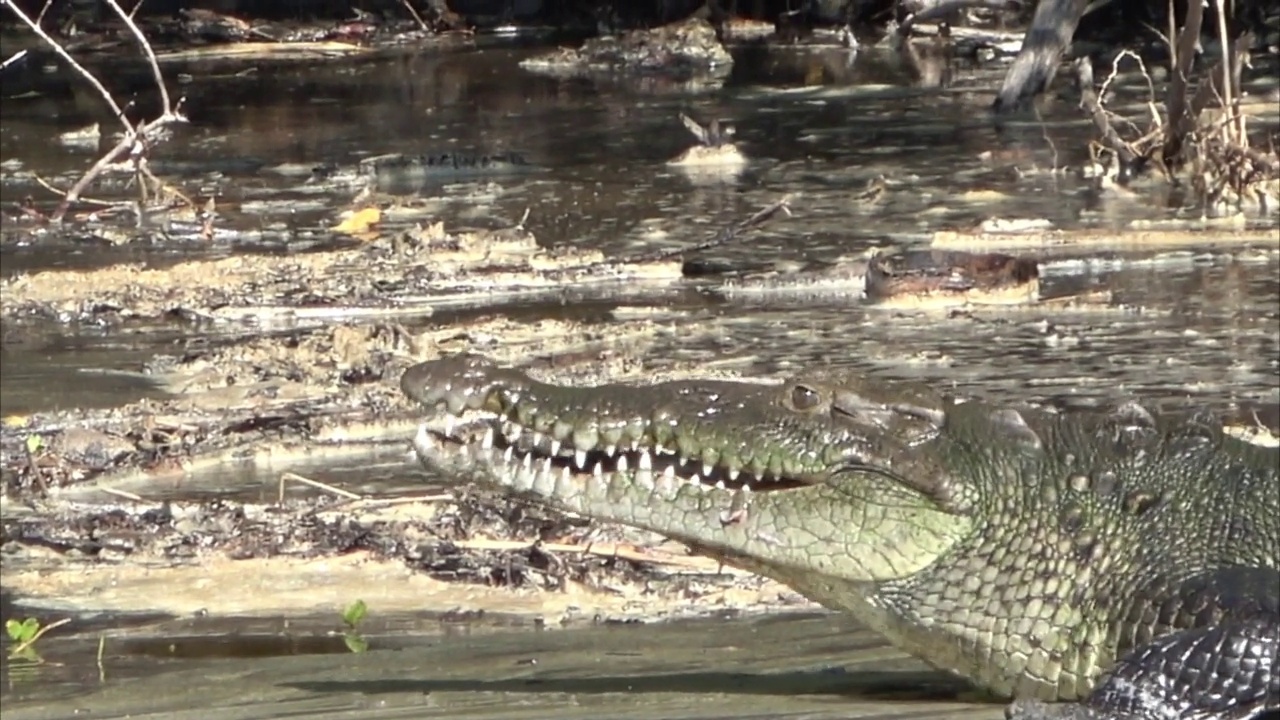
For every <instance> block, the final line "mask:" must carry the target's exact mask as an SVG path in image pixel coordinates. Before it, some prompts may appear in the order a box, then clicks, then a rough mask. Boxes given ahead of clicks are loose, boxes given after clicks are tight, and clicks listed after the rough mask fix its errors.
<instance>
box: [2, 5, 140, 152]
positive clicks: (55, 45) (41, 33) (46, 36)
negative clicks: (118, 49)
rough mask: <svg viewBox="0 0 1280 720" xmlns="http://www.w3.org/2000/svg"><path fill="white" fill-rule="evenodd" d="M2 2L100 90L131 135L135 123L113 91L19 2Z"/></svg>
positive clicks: (127, 132) (126, 132)
mask: <svg viewBox="0 0 1280 720" xmlns="http://www.w3.org/2000/svg"><path fill="white" fill-rule="evenodd" d="M0 3H3V4H4V5H6V6H8V8H9V9H10V10H12V11H13V14H14V15H17V16H18V19H19V20H21V21H22V22H24V23H26V25H27V27H29V28H31V32H33V33H35V34H36V37H38V38H40V39H41V40H43V41H45V43H46V44H47V45H48V46H49V47H51V48H53V51H54V52H55V53H57V54H58V57H60V58H62V59H63V60H66V61H67V63H68V64H69V65H71V68H72V69H73V70H75V71H76V72H77V73H79V74H80V76H81V77H83V78H84V79H85V80H88V81H89V84H90V85H92V86H93V87H94V89H96V90H97V91H98V94H99V95H101V96H102V99H103V100H106V101H107V105H110V106H111V110H112V112H114V113H115V114H116V117H117V118H119V119H120V122H121V123H123V124H124V129H125V134H126V135H129V134H132V133H133V125H132V124H131V123H130V122H129V118H127V117H125V115H124V110H121V109H120V106H119V105H117V104H116V100H115V98H113V97H111V93H109V92H107V89H106V88H105V87H103V85H102V83H101V82H99V81H98V78H96V77H94V76H93V73H91V72H89V71H88V70H86V69H85V68H84V66H83V65H81V64H80V63H78V62H76V59H75V58H73V57H71V53H69V52H67V51H66V49H65V48H63V47H62V45H60V44H58V41H57V40H54V39H53V38H51V37H49V33H46V32H45V31H44V28H42V27H40V25H39V24H38V23H36V21H34V20H32V19H31V18H30V17H28V16H27V14H26V13H24V12H22V8H20V7H18V5H17V3H15V2H13V0H0Z"/></svg>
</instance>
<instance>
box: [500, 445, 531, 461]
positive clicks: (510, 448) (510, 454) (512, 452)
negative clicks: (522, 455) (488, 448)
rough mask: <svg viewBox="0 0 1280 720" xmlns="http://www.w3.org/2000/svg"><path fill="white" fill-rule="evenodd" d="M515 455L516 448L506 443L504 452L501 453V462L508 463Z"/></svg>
mask: <svg viewBox="0 0 1280 720" xmlns="http://www.w3.org/2000/svg"><path fill="white" fill-rule="evenodd" d="M515 457H516V449H515V448H514V447H513V446H511V445H508V446H507V450H506V452H504V453H502V462H504V463H507V464H508V465H510V464H511V461H512V460H514V459H515ZM526 457H528V456H526Z"/></svg>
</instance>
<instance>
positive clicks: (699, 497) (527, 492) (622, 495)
mask: <svg viewBox="0 0 1280 720" xmlns="http://www.w3.org/2000/svg"><path fill="white" fill-rule="evenodd" d="M437 410H438V412H437V413H436V414H435V415H433V416H432V417H431V418H429V419H428V420H427V421H426V422H424V423H422V424H421V425H420V426H419V428H418V432H417V434H416V436H415V438H414V441H413V446H414V449H415V451H416V452H417V455H418V457H419V458H420V460H421V461H422V464H423V465H424V466H425V467H427V468H429V469H431V470H433V471H435V472H437V473H440V474H441V475H443V476H445V477H447V478H449V479H451V480H458V481H462V482H466V481H470V482H473V483H476V484H477V485H480V486H482V487H489V488H494V489H498V490H501V491H502V492H503V493H505V494H507V495H511V496H513V497H519V498H522V499H525V500H530V501H533V502H535V503H537V504H540V505H545V506H548V507H552V508H555V509H558V510H560V511H563V512H569V513H574V514H578V515H584V516H589V517H592V518H596V519H598V520H602V521H607V522H617V523H622V524H626V525H631V526H633V527H638V528H642V529H645V530H650V531H653V532H657V533H659V534H662V535H665V536H667V537H670V538H672V539H675V540H678V541H682V542H684V543H686V544H688V545H690V546H692V547H693V548H695V549H696V551H697V552H698V553H699V554H702V555H707V556H710V557H713V558H717V559H720V560H721V561H723V562H725V563H727V564H729V565H733V566H736V567H739V568H742V569H745V570H749V571H751V572H756V573H760V574H764V575H768V576H770V577H773V578H774V579H776V580H779V581H781V582H783V583H786V584H789V585H791V586H792V587H794V588H796V589H799V590H800V591H801V592H805V589H806V587H807V586H808V585H809V584H811V583H813V582H819V583H828V582H834V583H843V584H847V585H849V586H850V587H852V586H853V585H859V584H862V583H869V582H875V581H881V580H892V579H897V578H902V577H905V576H907V575H910V574H912V573H915V572H917V571H918V570H920V569H921V568H922V567H923V566H925V565H927V564H928V563H930V562H932V561H933V559H934V558H936V557H937V556H938V555H939V554H940V553H942V552H943V551H944V550H945V549H946V548H947V547H948V546H950V545H951V544H952V543H954V542H955V541H956V539H957V537H958V534H959V533H960V532H962V528H961V527H959V526H958V525H956V524H954V523H951V522H945V523H940V522H937V521H934V522H930V521H927V520H926V519H925V518H924V517H923V516H922V515H921V507H922V504H921V503H919V502H916V501H913V500H911V499H910V498H909V497H907V496H904V495H902V494H900V493H898V494H892V493H890V494H891V495H892V496H890V497H887V498H886V497H879V494H880V493H878V492H877V491H876V489H875V488H871V489H869V490H868V489H865V488H864V489H861V490H852V491H851V490H850V489H848V488H844V487H841V486H840V485H839V484H837V483H829V482H812V483H804V482H799V481H796V480H787V479H783V480H774V479H768V480H762V479H759V478H755V477H750V476H747V474H746V473H742V474H741V475H740V476H739V477H738V480H737V481H736V482H733V481H731V482H728V483H724V484H723V486H721V483H722V481H721V480H719V479H714V478H716V476H717V475H719V474H720V472H719V471H716V470H715V469H714V468H713V471H712V473H710V475H711V476H712V478H711V479H712V480H713V481H711V482H708V481H705V480H703V479H701V477H699V480H698V482H694V481H693V476H694V473H689V474H682V473H679V472H676V463H677V462H679V460H678V455H675V454H671V453H664V452H659V451H655V450H649V451H648V452H641V450H640V449H637V450H635V451H630V452H628V453H617V452H615V453H614V454H613V455H609V454H608V453H606V452H604V451H600V450H596V451H594V452H588V453H587V455H586V459H587V462H586V463H585V464H584V463H580V462H578V457H577V455H578V453H577V451H576V449H575V450H573V451H570V452H568V453H565V452H564V447H563V445H564V443H562V444H561V447H560V448H559V449H560V450H561V454H560V455H557V456H555V457H549V456H548V454H547V452H546V451H549V450H550V449H552V447H553V446H552V445H550V444H547V445H545V446H539V449H540V450H541V449H542V448H543V447H545V450H546V451H543V452H537V453H530V452H523V451H521V450H520V449H519V448H518V447H516V443H512V442H510V440H511V432H510V431H511V429H512V428H510V427H507V426H506V425H507V421H505V419H504V418H502V417H498V416H496V415H494V414H492V413H489V412H485V411H480V410H474V409H471V408H469V407H468V408H459V409H458V410H457V414H455V412H451V411H452V410H453V409H452V408H450V409H449V410H446V409H445V408H443V407H438V408H437ZM520 432H521V433H522V434H524V433H529V434H530V437H529V438H527V439H526V440H525V441H524V442H529V443H534V442H537V441H538V440H537V439H536V438H533V437H532V436H531V433H530V431H527V430H521V431H520ZM516 441H517V443H519V442H522V441H521V439H520V438H519V437H517V438H516ZM542 441H544V442H545V441H546V438H542ZM508 451H510V452H508ZM623 458H625V460H624V459H623ZM646 459H647V462H648V464H647V466H646ZM601 460H604V461H605V462H604V463H603V464H602V463H601V462H600V461H601ZM623 462H625V463H626V468H625V469H622V468H620V467H619V465H621V464H622V463H623ZM645 467H647V468H648V469H644V468H645ZM688 467H690V465H689V464H688V463H684V464H682V465H681V468H682V469H683V468H688ZM698 469H699V470H700V469H701V468H700V467H699V468H698ZM752 487H753V488H754V489H748V488H752ZM895 497H896V500H895ZM882 500H887V502H881V501H882ZM934 517H935V518H936V517H937V516H934ZM836 537H838V538H840V542H839V547H838V548H834V549H831V551H830V552H828V551H826V550H819V548H828V546H829V545H830V544H831V542H832V538H836ZM806 594H810V595H811V596H812V595H813V594H815V593H806ZM816 594H817V595H818V596H821V593H816ZM839 609H847V608H844V607H842V608H839ZM862 616H863V617H867V616H866V615H865V614H863V615H862Z"/></svg>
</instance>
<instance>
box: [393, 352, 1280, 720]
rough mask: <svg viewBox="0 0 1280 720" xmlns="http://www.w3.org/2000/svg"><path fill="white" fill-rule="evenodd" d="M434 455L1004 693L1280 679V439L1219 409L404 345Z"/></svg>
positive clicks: (1268, 700)
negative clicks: (974, 395) (829, 613)
mask: <svg viewBox="0 0 1280 720" xmlns="http://www.w3.org/2000/svg"><path fill="white" fill-rule="evenodd" d="M401 389H402V391H403V392H404V393H405V394H406V395H407V396H408V397H409V398H411V399H413V400H415V401H417V403H418V404H420V405H422V406H424V407H425V408H426V409H427V413H428V418H427V420H426V421H425V422H423V424H422V425H421V426H420V427H419V429H418V432H417V434H416V436H415V438H414V440H413V446H414V449H415V450H416V453H417V455H418V456H419V458H420V459H421V461H422V462H423V464H424V465H425V466H426V467H427V468H429V469H432V470H433V471H435V472H438V473H441V474H443V475H445V476H448V477H453V478H457V479H460V480H464V481H466V480H469V481H473V482H475V483H477V484H479V485H481V486H483V487H488V488H494V489H496V490H498V491H500V492H503V493H506V494H509V495H511V496H514V497H518V498H524V499H528V500H531V501H533V502H536V503H540V504H544V505H547V506H550V507H553V508H556V509H559V510H562V511H567V512H571V513H576V514H580V515H585V516H588V517H592V518H595V519H598V520H603V521H611V522H618V523H623V524H627V525H632V526H635V527H639V528H644V529H647V530H651V531H655V532H657V533H659V534H662V535H666V536H668V537H670V538H673V539H677V540H680V541H682V542H684V543H686V544H688V545H689V546H690V547H691V548H692V549H693V550H694V551H695V552H699V553H702V554H705V555H708V556H711V557H714V558H718V559H720V560H721V561H723V562H725V563H727V564H729V565H733V566H737V567H740V568H743V569H745V570H748V571H752V572H756V573H759V574H762V575H765V576H769V577H772V578H774V579H776V580H779V581H781V582H783V583H785V584H787V585H789V586H791V587H792V588H793V589H795V590H797V591H798V592H800V593H802V594H804V595H805V596H807V597H809V598H810V599H812V600H814V601H816V602H818V603H820V604H822V605H824V606H826V607H828V608H831V609H834V610H838V611H843V612H847V613H850V614H852V615H853V616H854V617H855V618H857V619H858V620H859V621H861V622H862V623H863V624H865V625H867V626H869V627H870V628H872V629H873V630H875V631H877V632H879V633H880V634H882V635H884V636H885V638H887V639H888V640H889V641H890V642H891V643H892V644H894V645H896V646H897V647H899V648H901V649H903V650H905V651H906V652H908V653H910V654H911V655H914V656H916V657H918V658H920V659H922V660H924V661H925V662H927V663H928V664H930V665H932V666H934V667H936V668H939V669H943V670H946V671H950V672H951V673H954V674H957V675H959V676H961V677H963V678H966V679H968V680H969V681H970V682H971V683H973V684H974V685H975V686H976V687H977V688H979V689H980V690H982V691H985V692H986V693H987V694H989V695H990V696H992V697H993V698H995V699H1013V700H1014V703H1013V704H1012V705H1010V706H1009V708H1008V710H1007V712H1008V713H1009V717H1014V718H1020V719H1025V720H1032V719H1040V718H1086V719H1090V720H1100V719H1101V718H1126V719H1132V720H1147V719H1152V720H1154V719H1155V718H1165V719H1168V718H1172V719H1176V720H1191V719H1192V718H1257V717H1261V713H1263V712H1264V711H1266V712H1271V709H1273V708H1276V707H1277V703H1280V673H1277V672H1276V668H1275V665H1276V660H1275V658H1276V655H1277V653H1278V652H1280V557H1278V556H1280V507H1278V505H1280V467H1278V466H1280V450H1277V449H1276V448H1274V447H1262V446H1255V445H1251V444H1249V443H1247V442H1245V441H1242V440H1239V439H1236V438H1234V437H1232V436H1230V435H1229V434H1227V433H1225V432H1224V431H1223V428H1222V426H1221V424H1220V423H1217V422H1216V421H1215V420H1213V418H1211V417H1210V416H1208V415H1205V414H1195V415H1192V416H1190V417H1182V416H1173V415H1170V414H1160V415H1156V414H1152V413H1150V412H1148V411H1147V410H1145V409H1143V408H1142V407H1141V406H1139V405H1137V404H1133V403H1130V404H1127V405H1124V406H1121V407H1119V408H1116V409H1114V410H1112V411H1101V410H1090V411H1083V410H1077V411H1072V412H1055V411H1053V410H1052V409H1050V408H1043V407H1037V406H1031V405H1027V406H1003V405H997V404H989V403H985V402H981V401H976V400H969V401H964V400H962V399H958V398H955V397H951V396H949V395H947V394H944V393H942V392H940V391H938V390H937V389H935V388H933V387H931V386H929V385H923V384H914V383H906V382H887V381H885V380H883V379H880V378H874V377H870V376H865V375H859V374H856V373H852V372H849V371H841V370H838V369H830V368H828V369H816V370H812V371H809V372H806V373H801V374H799V375H796V376H794V377H792V378H789V379H786V380H783V381H781V382H779V383H772V384H770V383H762V382H749V381H744V380H741V379H737V380H733V379H720V380H710V379H708V380H680V381H667V382H663V383H651V384H616V383H615V384H606V385H598V386H591V387H572V386H562V385H554V384H549V383H546V382H542V381H539V380H536V379H534V378H532V377H530V376H528V375H526V374H524V373H523V372H521V371H519V370H517V369H512V368H505V367H500V366H497V365H495V364H493V363H491V362H490V361H488V360H486V359H485V358H483V357H480V356H476V355H457V356H451V357H445V358H442V359H439V360H434V361H431V362H427V363H423V364H419V365H415V366H413V367H411V368H410V369H408V370H407V371H405V373H404V375H403V376H402V378H401Z"/></svg>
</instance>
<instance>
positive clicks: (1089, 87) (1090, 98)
mask: <svg viewBox="0 0 1280 720" xmlns="http://www.w3.org/2000/svg"><path fill="white" fill-rule="evenodd" d="M1075 66H1076V79H1077V81H1078V82H1079V84H1080V107H1082V108H1084V109H1085V110H1086V111H1087V112H1088V113H1089V119H1091V120H1093V125H1094V127H1095V128H1097V130H1098V132H1099V133H1100V134H1101V135H1102V144H1103V145H1104V146H1105V147H1107V148H1108V149H1109V150H1111V151H1113V152H1115V153H1116V155H1117V156H1118V157H1119V158H1120V161H1121V162H1122V163H1124V164H1125V165H1126V166H1128V165H1129V164H1130V163H1132V162H1133V161H1134V160H1136V159H1137V157H1138V154H1137V153H1136V152H1134V149H1133V148H1132V147H1131V146H1130V145H1129V143H1127V142H1125V141H1124V139H1122V138H1121V137H1120V134H1119V133H1117V132H1116V130H1115V128H1113V127H1111V121H1110V120H1109V119H1108V117H1107V111H1106V110H1103V109H1102V102H1101V100H1099V99H1098V93H1097V92H1096V91H1094V89H1093V65H1092V64H1091V63H1090V61H1089V58H1088V57H1082V58H1080V59H1079V60H1076V62H1075Z"/></svg>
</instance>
